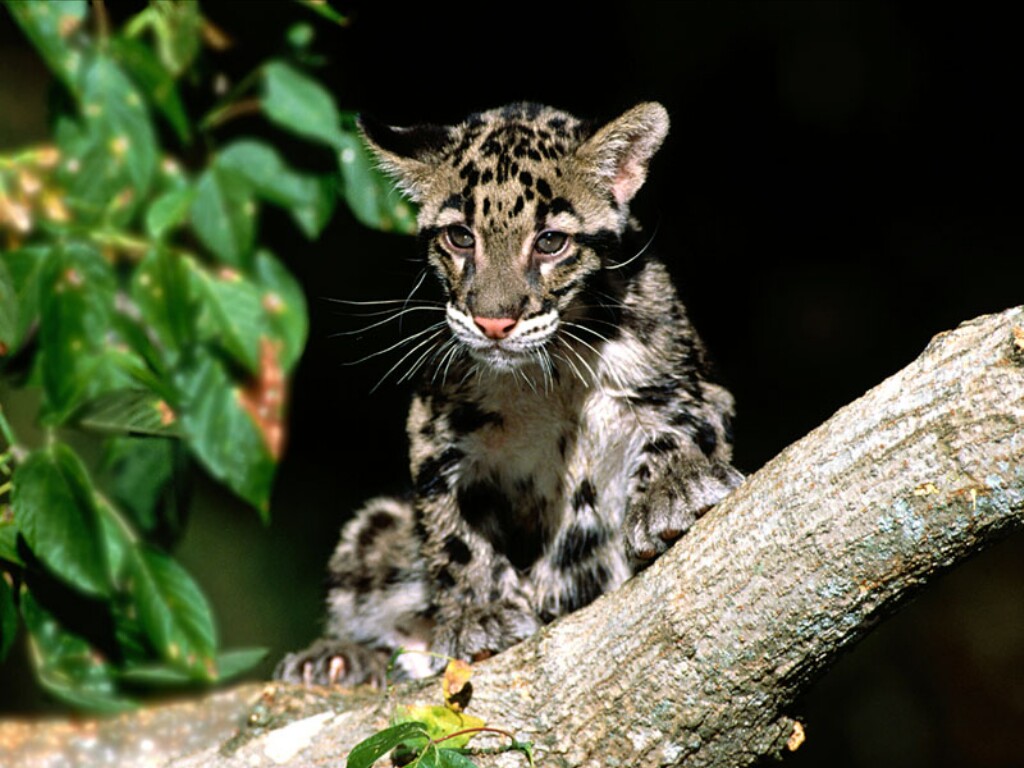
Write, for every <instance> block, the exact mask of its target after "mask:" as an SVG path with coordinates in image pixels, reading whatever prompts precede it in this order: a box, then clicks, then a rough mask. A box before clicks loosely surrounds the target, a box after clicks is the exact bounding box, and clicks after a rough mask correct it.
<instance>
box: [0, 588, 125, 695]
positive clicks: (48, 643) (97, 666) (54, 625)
mask: <svg viewBox="0 0 1024 768" xmlns="http://www.w3.org/2000/svg"><path fill="white" fill-rule="evenodd" d="M20 603H21V617H22V619H24V621H25V627H26V629H28V632H29V636H30V638H31V643H30V648H31V658H32V663H33V665H34V666H35V668H36V677H37V678H38V680H39V682H40V684H41V685H42V686H43V687H44V688H45V689H46V690H48V691H49V692H50V693H51V694H53V695H54V696H56V697H57V698H59V699H61V700H62V701H65V702H67V703H68V704H71V705H73V706H76V707H81V708H83V709H91V710H98V711H101V712H121V711H124V710H126V709H130V708H132V707H133V706H134V702H132V701H131V700H130V699H127V698H125V697H123V696H121V695H119V694H118V692H117V687H116V685H115V676H114V671H113V669H112V667H111V666H110V664H108V663H107V662H106V661H105V660H104V659H103V657H102V656H100V655H99V654H98V653H97V652H96V650H95V649H94V648H93V647H92V646H91V645H90V644H89V642H88V641H87V640H85V638H83V637H81V636H80V635H77V634H75V633H73V632H69V631H67V630H66V629H64V628H63V627H62V626H61V625H60V622H58V621H57V619H56V617H55V616H54V615H53V614H52V613H50V612H49V611H48V610H46V608H44V607H43V606H42V605H41V604H40V603H39V602H38V601H37V600H36V599H35V596H34V595H33V594H32V592H30V591H29V590H28V588H27V587H24V586H23V587H22V588H21V600H20Z"/></svg>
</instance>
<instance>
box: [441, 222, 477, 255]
mask: <svg viewBox="0 0 1024 768" xmlns="http://www.w3.org/2000/svg"><path fill="white" fill-rule="evenodd" d="M444 236H445V239H446V240H447V241H448V245H450V246H451V247H452V248H454V249H455V250H457V251H468V250H471V249H472V248H473V245H474V244H475V243H476V238H475V237H473V233H472V232H470V231H469V229H468V228H466V227H463V226H460V225H458V224H452V225H451V226H450V227H446V228H445V230H444Z"/></svg>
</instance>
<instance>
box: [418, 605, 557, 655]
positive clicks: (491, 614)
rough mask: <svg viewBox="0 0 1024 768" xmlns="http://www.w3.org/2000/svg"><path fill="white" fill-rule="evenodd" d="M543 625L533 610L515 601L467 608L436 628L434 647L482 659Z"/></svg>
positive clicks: (450, 652) (448, 652)
mask: <svg viewBox="0 0 1024 768" xmlns="http://www.w3.org/2000/svg"><path fill="white" fill-rule="evenodd" d="M539 628H540V621H539V620H538V619H537V617H536V616H535V615H534V614H533V612H532V611H530V610H527V609H525V608H524V607H522V606H519V605H517V604H515V603H511V602H508V601H502V602H499V603H496V604H494V605H473V606H470V607H468V608H463V609H461V610H460V611H458V613H457V614H456V615H454V616H453V617H452V619H451V620H449V621H444V620H442V621H439V623H438V625H437V627H435V630H434V650H436V651H437V652H438V653H442V654H444V655H446V656H451V657H453V658H456V659H465V660H466V661H482V660H483V659H486V658H488V657H490V656H493V655H495V654H496V653H500V652H501V651H503V650H505V649H506V648H509V647H511V646H513V645H515V644H516V643H518V642H520V641H521V640H525V639H526V638H528V637H529V636H530V635H532V634H533V633H535V632H536V631H537V630H538V629H539Z"/></svg>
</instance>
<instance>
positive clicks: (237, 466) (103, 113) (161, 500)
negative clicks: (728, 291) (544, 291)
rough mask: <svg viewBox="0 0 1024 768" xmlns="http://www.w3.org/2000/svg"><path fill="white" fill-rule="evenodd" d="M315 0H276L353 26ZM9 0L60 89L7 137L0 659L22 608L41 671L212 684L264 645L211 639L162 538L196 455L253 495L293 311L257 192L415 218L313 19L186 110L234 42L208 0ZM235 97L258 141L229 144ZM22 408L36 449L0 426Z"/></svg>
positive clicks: (55, 679)
mask: <svg viewBox="0 0 1024 768" xmlns="http://www.w3.org/2000/svg"><path fill="white" fill-rule="evenodd" d="M308 5H309V4H305V3H300V4H297V5H295V6H289V9H290V10H294V11H295V12H297V13H299V14H304V15H306V16H308V17H309V18H310V19H314V20H316V21H317V22H318V23H338V22H339V21H344V19H343V17H341V16H340V15H338V14H337V13H335V12H334V11H333V10H331V9H330V7H329V6H326V5H324V4H319V5H317V6H316V8H315V9H314V10H315V11H316V13H315V14H310V13H308V12H307V9H306V8H305V7H304V6H308ZM4 9H5V10H6V12H7V13H9V14H10V15H11V17H12V18H13V19H14V21H15V22H16V23H17V25H18V26H19V27H20V28H21V30H22V31H23V33H24V34H25V36H26V38H27V39H28V40H29V41H30V42H31V43H32V45H33V46H34V47H35V49H36V50H37V51H38V53H39V55H40V56H41V57H42V59H43V60H44V61H45V63H46V65H47V66H48V67H49V69H50V71H51V72H52V73H53V75H54V79H55V92H56V98H54V99H53V101H54V103H55V104H57V105H58V107H57V108H56V109H55V114H54V116H53V124H52V140H51V141H49V142H47V143H45V144H42V145H39V146H31V147H24V148H19V149H17V150H15V151H13V152H8V153H3V154H0V246H2V250H0V660H2V659H3V657H4V656H5V655H6V654H7V652H8V651H9V649H10V647H11V645H12V642H13V639H14V637H15V635H16V633H17V631H18V628H19V626H22V625H23V626H24V628H25V629H26V630H27V633H28V646H29V651H30V657H31V660H32V663H33V665H34V667H35V671H36V676H37V679H38V680H39V682H40V683H41V684H42V685H43V686H44V687H45V688H46V689H47V690H48V691H49V692H51V693H52V694H54V695H56V696H58V697H59V698H61V699H63V700H64V701H66V702H69V703H71V704H73V705H76V706H82V707H91V708H102V709H117V708H120V707H122V706H125V705H126V704H127V703H128V701H129V698H128V694H127V692H128V691H129V690H130V689H133V688H136V687H138V686H140V685H141V686H148V685H155V684H183V683H190V684H195V683H208V682H213V681H217V680H221V679H224V678H225V677H227V676H230V675H232V674H235V673H237V672H239V671H241V670H243V669H245V668H246V667H248V666H250V665H251V664H252V663H254V662H255V661H256V660H258V658H259V656H260V652H259V651H258V650H242V651H229V652H225V651H222V650H221V649H220V648H219V646H218V641H217V634H216V631H215V623H214V619H213V615H212V612H211V610H210V606H209V604H208V603H207V601H206V599H205V597H204V596H203V593H202V591H201V589H200V588H199V586H198V585H197V584H196V582H195V581H194V579H192V577H191V576H190V575H189V574H188V573H187V572H186V571H185V570H184V569H183V568H182V567H181V566H180V565H179V564H178V563H177V562H176V561H175V560H174V559H173V558H172V557H171V556H170V555H169V554H168V551H167V548H168V546H169V545H170V544H171V543H173V540H174V539H175V538H176V535H178V534H180V529H181V525H182V521H183V520H184V519H185V517H186V512H187V506H188V477H189V476H190V473H191V471H192V470H193V468H198V469H201V470H202V471H205V472H206V473H207V474H208V475H210V476H211V477H213V478H214V479H215V480H216V481H218V482H220V483H221V484H223V485H224V486H225V487H227V488H228V489H230V490H231V491H232V492H233V493H234V494H236V495H237V496H238V497H240V498H241V499H243V500H244V501H245V502H247V503H248V504H249V505H251V506H252V507H253V508H254V509H255V510H257V511H258V513H259V514H260V515H261V517H262V518H263V519H264V520H265V519H266V518H267V515H268V514H269V500H270V494H271V490H272V486H273V478H274V473H275V468H276V466H277V463H278V461H279V459H280V456H281V451H282V445H283V440H284V436H285V431H286V427H285V425H286V396H287V391H288V380H289V376H290V374H291V372H292V371H293V370H294V368H295V366H296V364H297V362H298V361H299V358H300V356H301V354H302V351H303V347H304V344H305V340H306V335H307V329H308V318H307V312H306V305H305V299H304V296H303V292H302V289H301V287H300V285H299V284H298V282H297V281H296V279H295V278H294V277H293V276H292V274H291V273H290V272H289V270H288V268H287V267H286V266H285V264H284V263H283V262H282V261H281V260H280V259H279V258H278V257H277V256H276V255H275V254H273V253H272V252H271V251H270V250H269V249H268V248H266V247H265V246H264V245H263V243H262V242H261V237H260V231H259V222H260V213H261V210H262V209H263V208H264V207H265V206H274V207H277V208H280V209H281V210H283V211H284V212H285V213H286V214H287V215H288V216H289V217H290V218H291V220H292V221H293V222H294V225H295V227H296V228H297V229H298V230H299V232H300V233H301V234H302V235H303V236H305V237H306V238H308V239H315V238H316V237H318V236H319V235H320V233H321V232H322V231H323V230H324V228H325V227H326V226H327V224H328V223H329V222H330V220H331V218H332V216H333V215H334V213H335V210H336V207H337V203H338V201H339V200H340V201H343V202H344V203H345V204H346V205H347V206H348V207H349V208H350V210H351V211H352V212H353V213H354V214H355V215H356V216H357V218H359V219H360V220H361V221H363V222H364V223H366V224H369V225H372V226H375V227H378V228H381V229H391V230H398V231H406V232H407V231H411V229H412V225H413V216H414V212H413V211H412V210H411V209H410V208H409V207H408V206H407V205H406V204H405V203H403V202H401V201H400V200H398V198H397V197H396V196H395V194H394V192H393V190H392V189H391V187H390V185H389V184H388V183H386V182H385V181H384V180H383V179H382V178H381V177H380V176H379V175H378V174H377V172H376V171H375V170H374V168H373V167H372V166H371V165H370V162H369V160H368V157H367V154H366V152H365V150H364V148H363V146H362V144H361V142H360V139H359V137H358V134H357V132H356V130H355V123H354V116H353V115H352V114H351V113H346V112H342V111H341V110H339V109H338V107H337V106H336V104H335V101H334V98H333V97H332V96H331V94H330V93H329V92H328V91H327V90H326V89H325V88H324V87H323V86H322V85H321V84H320V82H319V81H318V80H317V79H316V77H315V76H314V75H313V74H311V73H310V72H309V71H307V70H306V69H305V68H304V67H303V64H304V63H309V62H313V61H315V56H314V55H313V54H312V52H311V50H310V48H309V46H310V45H311V43H312V40H313V37H314V34H313V32H314V27H313V26H312V25H311V24H310V23H309V22H308V21H303V22H301V23H299V24H296V25H294V26H292V27H291V29H289V30H288V32H287V40H288V41H289V45H290V46H291V48H290V49H289V50H290V53H288V54H286V55H283V56H280V57H276V58H270V59H267V60H265V61H263V62H262V63H260V64H259V66H258V67H257V68H256V69H255V70H254V71H253V72H252V73H251V74H250V75H249V76H248V77H246V78H244V79H243V80H242V81H240V83H239V84H238V86H236V87H235V88H233V89H228V91H227V93H226V95H225V96H224V97H223V98H222V99H221V101H220V102H218V103H217V104H216V105H214V107H213V108H212V109H211V110H209V111H207V112H206V113H205V114H194V112H195V110H194V109H193V108H192V106H191V103H190V101H189V98H188V94H190V93H194V92H196V91H197V90H202V89H203V88H204V87H205V88H206V90H212V83H211V82H206V81H210V80H212V79H213V77H214V75H213V74H212V72H213V68H212V67H211V66H208V60H209V59H211V58H212V57H215V56H216V55H217V49H218V48H222V47H224V46H225V45H226V44H228V42H229V41H227V40H226V39H225V36H224V35H223V33H222V32H220V30H218V29H216V28H215V27H214V26H213V25H212V24H211V23H210V22H209V21H208V20H207V19H206V18H204V16H203V14H202V7H201V5H200V3H198V2H193V1H192V0H184V1H180V2H179V1H176V0H152V2H150V3H149V4H148V5H146V6H144V7H143V8H142V9H141V10H139V11H138V12H137V13H135V14H134V15H133V16H131V17H130V18H127V19H125V20H123V23H119V24H115V23H114V22H113V21H112V20H111V18H109V16H108V11H107V9H106V6H105V5H104V4H102V3H95V4H92V5H90V4H88V3H87V2H86V0H63V1H62V2H59V3H55V2H47V1H46V0H4ZM3 12H4V10H3V9H0V13H3ZM324 19H326V20H324ZM207 73H210V74H207ZM242 118H244V119H246V120H253V121H256V122H259V123H261V127H262V133H263V134H264V138H253V137H247V136H238V135H237V133H234V134H233V136H232V138H230V139H227V140H225V141H223V142H222V141H221V139H220V137H221V135H222V133H223V131H222V127H223V126H224V125H225V124H227V123H228V122H231V121H235V120H240V119H242ZM268 128H269V130H268ZM268 133H269V135H270V136H271V137H272V138H270V139H268V138H265V135H266V134H268ZM274 136H280V137H281V139H282V141H280V142H276V141H275V140H274V138H273V137H274ZM296 138H297V139H299V140H300V141H304V142H309V143H312V144H314V145H318V146H320V147H322V148H326V149H327V150H329V151H330V152H331V153H333V156H334V157H336V159H337V165H336V167H335V168H333V169H329V170H328V171H327V172H325V173H323V174H313V173H309V172H305V171H301V170H297V169H296V168H295V167H293V165H292V164H290V163H289V161H288V159H287V157H286V156H285V153H284V152H282V151H281V150H280V149H279V148H278V147H279V146H285V145H289V144H288V142H289V141H290V142H292V143H294V140H295V139H296ZM286 140H287V141H286ZM16 394H17V395H18V396H17V397H14V395H16ZM5 401H6V402H8V403H12V402H16V403H17V404H18V405H17V408H18V409H19V412H18V413H11V410H10V406H7V405H5ZM26 403H28V404H29V405H26ZM5 408H6V410H5ZM27 408H30V409H32V410H33V411H34V412H33V413H25V410H26V409H27ZM33 422H35V423H38V424H39V425H41V427H42V430H41V435H42V436H41V437H39V438H36V439H35V442H34V444H33V442H32V440H31V439H29V438H25V437H24V436H23V434H15V432H16V431H17V432H19V433H27V432H29V430H26V429H23V427H22V425H24V424H31V423H33ZM14 425H18V428H17V430H16V429H15V426H14ZM31 431H32V433H33V435H34V433H35V430H34V429H33V430H31ZM83 446H85V447H84V448H83ZM97 447H98V450H97ZM97 453H98V455H99V456H100V457H101V458H100V459H99V460H96V459H95V458H94V456H95V455H96V454H97Z"/></svg>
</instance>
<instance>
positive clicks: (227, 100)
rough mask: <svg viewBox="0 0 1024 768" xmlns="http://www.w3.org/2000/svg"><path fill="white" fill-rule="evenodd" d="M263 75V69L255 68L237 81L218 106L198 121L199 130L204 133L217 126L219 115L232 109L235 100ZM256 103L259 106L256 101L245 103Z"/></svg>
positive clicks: (251, 100)
mask: <svg viewBox="0 0 1024 768" xmlns="http://www.w3.org/2000/svg"><path fill="white" fill-rule="evenodd" d="M262 75H263V68H262V67H257V68H256V69H254V70H253V71H252V72H250V73H249V74H247V75H246V76H245V77H243V78H242V79H241V80H239V81H238V85H236V86H235V87H234V88H232V89H231V90H230V91H228V93H227V95H226V96H225V97H224V98H223V99H222V100H221V103H220V105H218V106H216V107H214V108H213V110H211V111H210V112H207V113H206V114H205V115H204V116H203V119H202V120H200V121H199V130H201V131H205V130H207V129H208V128H213V127H214V126H217V125H219V124H220V123H221V122H222V120H221V114H222V113H225V112H228V111H230V110H231V108H232V107H234V106H235V102H236V100H237V99H238V98H239V97H240V96H241V95H242V94H243V93H245V92H246V91H247V90H249V88H250V86H252V85H253V84H254V83H255V82H256V80H257V79H258V78H259V77H261V76H262ZM253 101H254V102H256V103H257V105H258V104H259V100H258V99H251V98H250V99H246V102H253Z"/></svg>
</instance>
